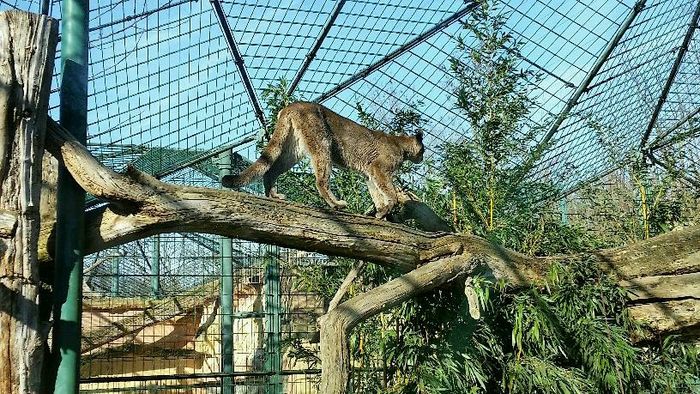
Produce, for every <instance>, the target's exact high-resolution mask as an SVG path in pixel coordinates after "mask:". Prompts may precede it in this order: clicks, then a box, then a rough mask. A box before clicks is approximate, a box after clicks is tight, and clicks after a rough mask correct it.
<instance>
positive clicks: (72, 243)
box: [52, 0, 90, 394]
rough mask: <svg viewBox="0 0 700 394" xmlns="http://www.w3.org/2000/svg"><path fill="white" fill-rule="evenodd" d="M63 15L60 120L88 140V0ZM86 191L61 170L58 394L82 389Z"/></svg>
mask: <svg viewBox="0 0 700 394" xmlns="http://www.w3.org/2000/svg"><path fill="white" fill-rule="evenodd" d="M62 7H63V8H62V11H61V14H62V19H61V31H62V40H61V92H60V100H61V104H60V123H61V126H63V127H65V128H66V129H68V130H69V131H70V132H71V133H72V134H73V136H75V138H76V139H77V140H78V141H79V142H81V143H83V144H85V141H86V135H87V68H88V59H87V55H88V16H89V10H90V8H89V6H88V1H87V0H64V1H63V3H62ZM84 206H85V191H84V190H83V189H82V188H81V187H80V186H79V185H78V184H77V183H76V182H75V180H74V179H73V177H72V176H71V175H70V173H69V172H68V170H67V169H66V168H65V167H63V166H61V167H60V168H59V173H58V192H57V214H56V215H57V217H56V258H55V263H54V265H55V279H54V280H55V283H54V306H53V313H54V326H53V335H52V338H53V352H54V360H53V361H54V365H53V367H54V368H55V370H56V382H55V386H54V387H55V388H54V390H55V392H56V393H61V394H71V393H77V392H78V383H79V375H80V310H81V308H82V269H83V243H84V241H83V238H84V235H83V234H84V209H85V207H84Z"/></svg>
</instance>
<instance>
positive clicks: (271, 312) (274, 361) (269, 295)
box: [265, 245, 282, 394]
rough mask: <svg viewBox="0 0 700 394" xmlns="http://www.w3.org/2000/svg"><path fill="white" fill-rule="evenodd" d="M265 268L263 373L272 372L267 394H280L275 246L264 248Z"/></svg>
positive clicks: (279, 302) (276, 255)
mask: <svg viewBox="0 0 700 394" xmlns="http://www.w3.org/2000/svg"><path fill="white" fill-rule="evenodd" d="M265 249H267V253H266V256H265V257H266V259H267V261H266V267H265V317H266V319H265V331H266V332H267V352H266V353H267V358H266V360H265V371H266V372H272V375H270V376H269V380H268V385H267V394H282V375H281V372H282V357H281V352H280V345H281V335H280V333H281V331H282V324H281V313H280V312H281V309H282V308H281V307H282V297H281V294H280V293H281V291H280V288H281V286H280V285H281V280H280V263H279V260H280V249H279V247H277V246H272V245H270V246H266V247H265Z"/></svg>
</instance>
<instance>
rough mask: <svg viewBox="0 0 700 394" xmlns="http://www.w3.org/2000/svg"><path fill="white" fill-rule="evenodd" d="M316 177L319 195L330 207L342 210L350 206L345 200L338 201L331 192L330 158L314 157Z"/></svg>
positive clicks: (312, 163)
mask: <svg viewBox="0 0 700 394" xmlns="http://www.w3.org/2000/svg"><path fill="white" fill-rule="evenodd" d="M311 165H312V166H313V168H314V174H315V175H316V188H317V189H318V194H320V195H321V197H322V198H323V199H324V200H325V201H326V202H327V203H328V205H330V207H331V208H333V209H342V208H345V207H347V206H348V203H347V202H345V201H343V200H338V199H337V198H336V197H335V195H333V192H332V191H331V190H330V188H329V186H330V179H331V161H330V159H328V158H321V157H314V158H313V159H312V161H311Z"/></svg>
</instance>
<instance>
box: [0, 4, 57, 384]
mask: <svg viewBox="0 0 700 394" xmlns="http://www.w3.org/2000/svg"><path fill="white" fill-rule="evenodd" d="M57 37H58V31H57V24H56V22H55V21H54V20H53V19H51V18H49V17H46V16H43V15H35V14H29V13H26V12H20V11H8V12H2V13H0V48H1V50H0V212H1V213H2V217H3V219H4V220H2V222H1V223H0V224H1V225H2V226H3V231H1V232H0V234H1V235H0V392H2V393H36V392H39V391H40V390H41V387H40V386H41V374H42V361H43V356H44V353H43V352H44V344H45V342H46V338H47V335H48V322H45V321H41V320H40V318H39V290H40V289H41V282H40V280H39V268H38V264H37V243H38V237H39V203H40V195H41V194H40V193H41V171H42V169H41V165H42V155H43V152H44V136H45V131H46V116H47V111H48V103H49V91H50V86H51V75H52V72H53V63H54V56H55V50H56V42H57Z"/></svg>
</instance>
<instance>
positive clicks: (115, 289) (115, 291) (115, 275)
mask: <svg viewBox="0 0 700 394" xmlns="http://www.w3.org/2000/svg"><path fill="white" fill-rule="evenodd" d="M111 259H112V288H111V289H110V294H111V295H112V297H118V296H119V275H120V272H119V263H120V262H121V256H119V255H116V256H112V257H111Z"/></svg>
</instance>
